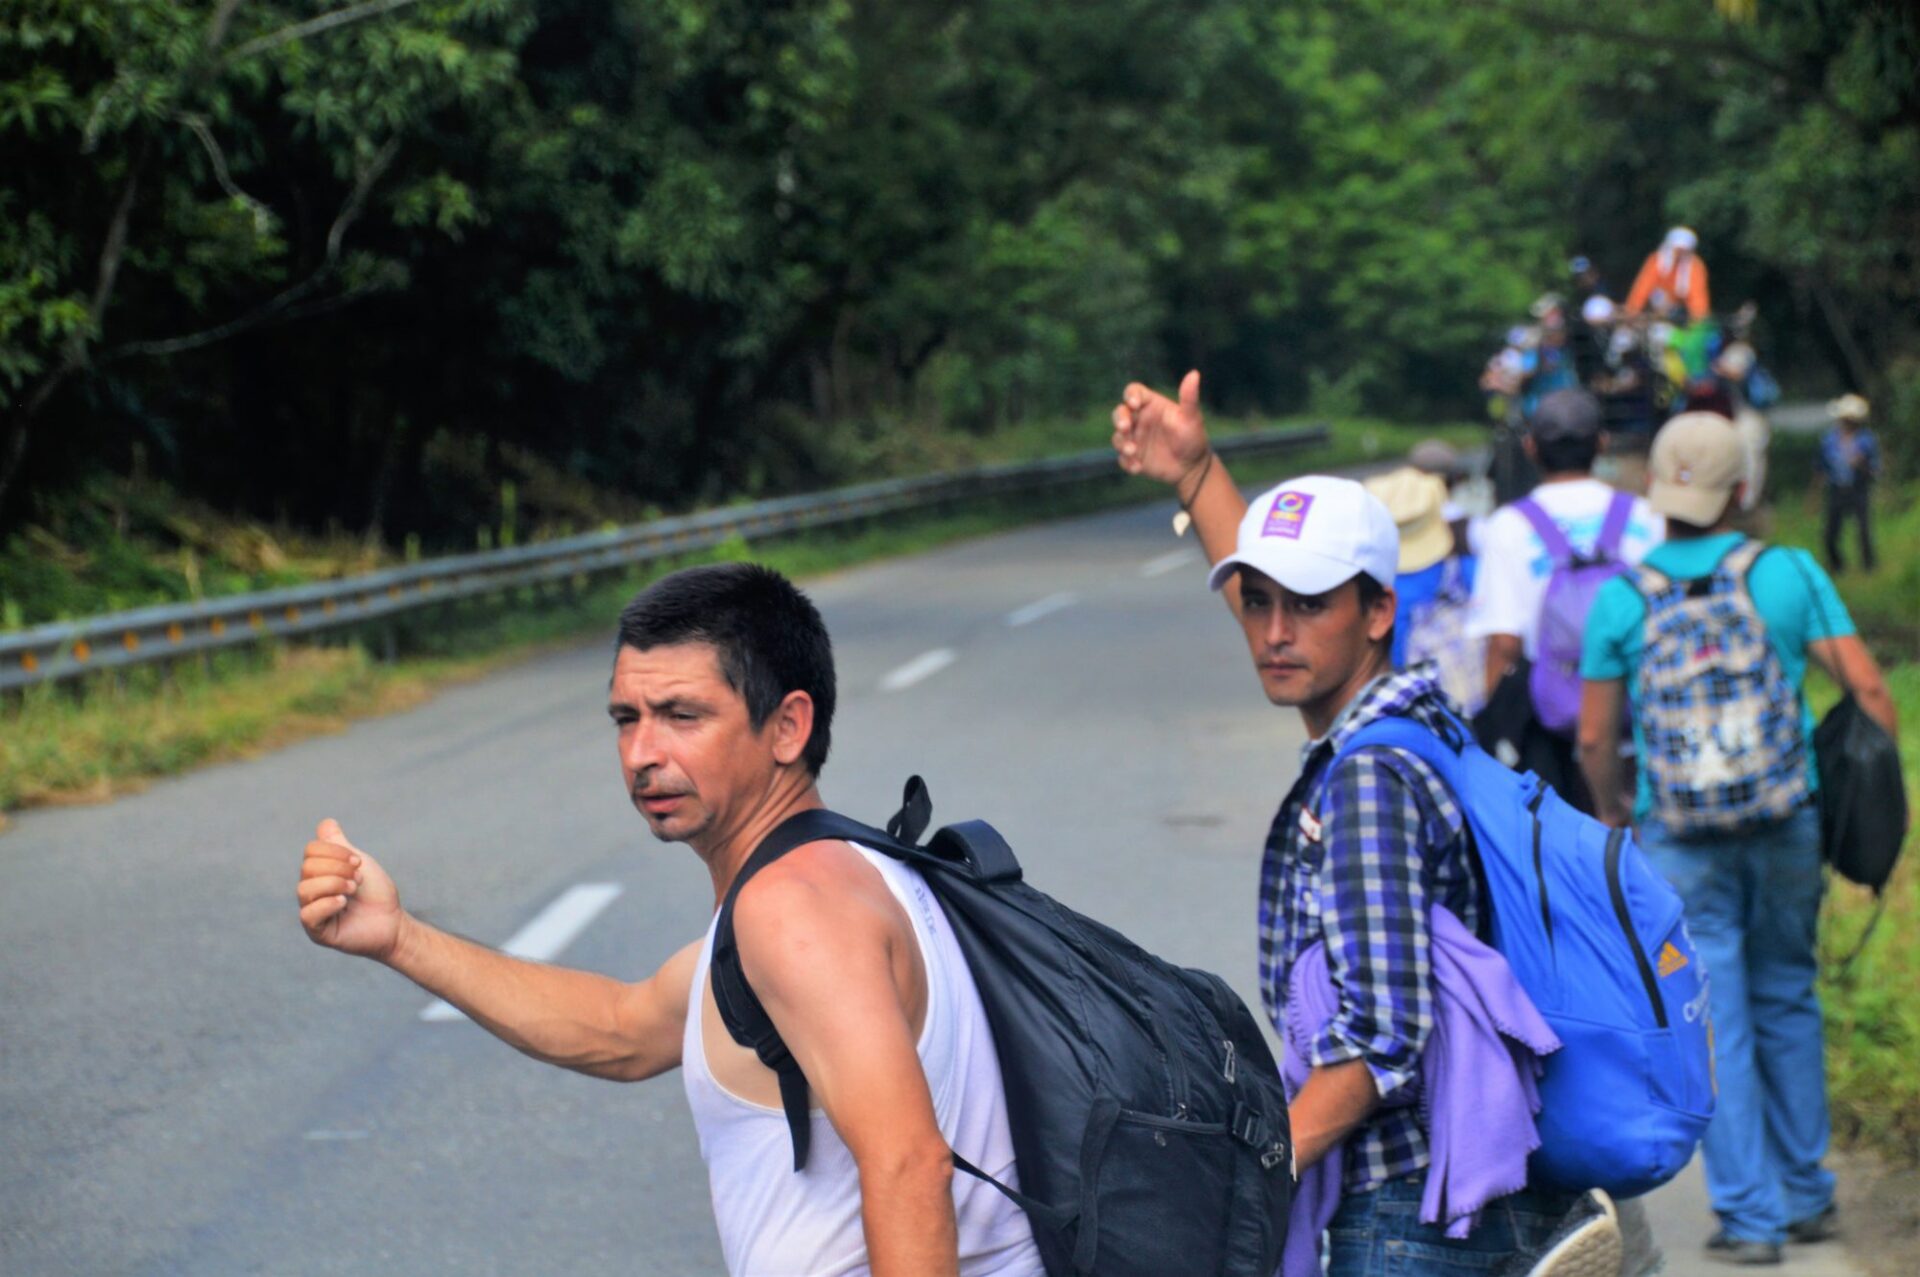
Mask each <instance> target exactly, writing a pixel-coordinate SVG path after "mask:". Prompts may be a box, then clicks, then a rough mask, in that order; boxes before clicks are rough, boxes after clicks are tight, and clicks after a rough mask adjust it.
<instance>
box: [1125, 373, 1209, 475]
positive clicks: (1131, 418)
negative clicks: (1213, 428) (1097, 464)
mask: <svg viewBox="0 0 1920 1277" xmlns="http://www.w3.org/2000/svg"><path fill="white" fill-rule="evenodd" d="M1207 446H1208V445H1207V427H1206V419H1205V418H1204V417H1203V416H1202V415H1201V412H1200V373H1199V372H1198V371H1197V370H1196V371H1194V372H1190V373H1188V374H1187V375H1186V376H1185V377H1183V378H1182V379H1181V381H1180V397H1179V398H1178V399H1177V400H1175V399H1169V398H1167V396H1165V395H1163V394H1161V393H1160V392H1159V391H1157V390H1154V389H1153V388H1151V387H1149V386H1145V385H1142V384H1141V383H1140V382H1137V381H1136V382H1131V383H1129V384H1128V386H1127V388H1126V390H1125V391H1123V392H1122V393H1121V396H1120V402H1119V403H1118V404H1117V405H1115V407H1114V410H1113V451H1114V454H1115V456H1116V457H1117V458H1118V459H1119V462H1120V468H1121V469H1122V470H1125V471H1126V472H1127V473H1128V474H1139V475H1145V476H1146V477H1147V478H1149V479H1158V480H1159V481H1160V482H1161V483H1170V484H1173V485H1175V486H1176V487H1178V486H1179V485H1180V484H1181V483H1182V481H1189V482H1190V481H1191V480H1192V478H1193V476H1194V475H1195V474H1197V473H1198V471H1199V469H1200V467H1201V466H1202V465H1203V464H1204V463H1205V462H1206V459H1207ZM1180 495H1181V496H1182V498H1183V500H1184V499H1185V498H1186V497H1187V496H1188V494H1186V493H1184V492H1183V493H1181V494H1180Z"/></svg>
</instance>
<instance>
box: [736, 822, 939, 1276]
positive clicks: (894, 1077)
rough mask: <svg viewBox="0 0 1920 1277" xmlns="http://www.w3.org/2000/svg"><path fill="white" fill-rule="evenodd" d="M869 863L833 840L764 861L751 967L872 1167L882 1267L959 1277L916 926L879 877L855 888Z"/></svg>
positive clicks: (865, 1185) (862, 1161)
mask: <svg viewBox="0 0 1920 1277" xmlns="http://www.w3.org/2000/svg"><path fill="white" fill-rule="evenodd" d="M857 871H864V872H865V873H866V874H872V873H873V870H872V868H871V867H870V866H868V865H867V864H866V862H865V861H864V860H862V859H861V858H860V855H859V853H858V852H856V851H854V850H853V849H852V848H850V847H847V846H846V845H845V844H831V843H827V844H814V845H811V846H809V847H806V848H803V849H802V850H800V851H798V852H795V853H793V854H791V855H789V856H787V857H786V858H785V859H783V860H782V861H780V862H779V863H778V864H776V865H773V866H770V867H769V868H768V869H766V870H764V871H762V872H761V873H760V874H759V875H758V876H757V877H755V878H754V880H753V881H752V882H751V883H749V884H748V885H747V887H746V888H745V889H744V890H742V891H741V893H740V896H739V899H738V900H737V901H736V903H735V905H734V910H735V912H734V928H735V935H736V936H737V937H738V938H739V945H740V963H741V969H742V971H743V973H744V974H745V975H746V977H747V982H748V983H749V984H751V985H752V986H753V988H754V991H755V992H756V993H757V994H758V995H759V997H760V1001H761V1004H762V1005H763V1006H765V1007H766V1010H767V1015H768V1016H769V1018H771V1019H772V1020H773V1023H774V1026H775V1027H776V1028H778V1029H779V1030H780V1036H781V1038H782V1039H783V1040H785V1042H786V1044H787V1049H788V1050H789V1051H791V1052H792V1053H793V1058H794V1060H795V1061H796V1062H797V1063H798V1064H799V1065H800V1069H801V1071H802V1072H803V1073H805V1074H806V1077H807V1085H808V1088H809V1089H810V1090H811V1092H812V1093H813V1095H814V1097H815V1098H817V1099H818V1100H819V1102H820V1107H821V1108H823V1109H824V1110H825V1111H826V1114H827V1118H828V1120H829V1121H831V1122H832V1123H833V1127H834V1130H836V1131H838V1132H839V1134H840V1138H841V1139H843V1140H845V1141H846V1144H847V1148H848V1150H849V1151H851V1152H852V1154H853V1160H854V1163H855V1165H857V1166H858V1167H859V1170H860V1206H861V1224H862V1227H863V1228H864V1229H865V1232H866V1240H867V1255H868V1259H869V1262H870V1263H871V1264H872V1271H873V1274H874V1277H951V1275H952V1274H956V1273H957V1272H958V1271H959V1262H960V1261H959V1237H958V1228H957V1225H956V1223H955V1220H954V1212H953V1186H952V1181H953V1157H952V1151H951V1150H950V1149H949V1148H948V1147H947V1142H946V1139H945V1138H944V1137H943V1136H942V1135H941V1133H940V1128H939V1125H938V1123H937V1122H936V1120H935V1118H934V1112H933V1096H932V1094H931V1093H930V1092H929V1091H928V1089H927V1079H926V1073H925V1071H924V1070H923V1069H922V1067H921V1064H920V1056H919V1053H918V1050H917V1048H916V1044H915V1041H914V1027H913V1023H912V1018H911V1016H910V1015H909V1012H908V1008H907V1006H906V1005H905V1003H904V1002H903V1000H902V995H901V991H900V988H899V985H898V983H897V981H896V978H895V973H894V963H895V958H896V955H897V949H896V946H898V945H901V944H913V943H914V940H913V933H912V924H911V923H910V922H909V921H908V920H907V919H906V917H905V915H904V914H903V913H902V912H901V911H900V909H899V907H898V905H897V904H895V903H894V900H893V897H892V895H891V893H889V892H888V891H887V888H886V886H885V884H884V883H882V882H880V881H879V880H878V879H877V877H876V878H874V879H873V881H872V882H871V888H872V889H871V890H859V889H854V890H849V889H848V883H849V880H850V879H852V880H854V881H858V879H857V877H856V876H855V875H856V873H857ZM876 893H877V894H876ZM903 929H904V934H903Z"/></svg>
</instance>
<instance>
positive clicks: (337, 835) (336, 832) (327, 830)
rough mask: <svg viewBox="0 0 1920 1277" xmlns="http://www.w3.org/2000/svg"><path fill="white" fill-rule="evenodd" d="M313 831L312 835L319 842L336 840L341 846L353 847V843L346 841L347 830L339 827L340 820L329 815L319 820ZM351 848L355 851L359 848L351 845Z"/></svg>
mask: <svg viewBox="0 0 1920 1277" xmlns="http://www.w3.org/2000/svg"><path fill="white" fill-rule="evenodd" d="M313 832H314V836H315V837H317V838H318V839H319V840H320V841H321V842H337V843H339V844H340V845H341V846H342V847H353V844H352V843H350V842H348V841H347V831H346V830H344V829H342V828H340V822H339V821H337V820H335V819H334V818H333V817H331V816H329V817H327V818H326V819H325V820H323V821H321V822H320V827H319V828H317V829H315V830H314V831H313ZM353 849H354V850H355V851H358V850H360V849H359V848H358V847H353Z"/></svg>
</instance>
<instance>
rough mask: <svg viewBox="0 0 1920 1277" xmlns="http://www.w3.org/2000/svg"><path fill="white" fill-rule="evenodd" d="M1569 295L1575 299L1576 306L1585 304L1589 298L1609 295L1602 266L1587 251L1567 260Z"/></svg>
mask: <svg viewBox="0 0 1920 1277" xmlns="http://www.w3.org/2000/svg"><path fill="white" fill-rule="evenodd" d="M1567 281H1568V284H1569V288H1568V291H1567V295H1568V296H1569V297H1571V298H1572V299H1573V304H1574V305H1575V306H1576V307H1580V306H1584V305H1585V304H1586V302H1587V301H1588V299H1589V298H1593V297H1605V296H1607V281H1606V280H1605V279H1604V278H1603V277H1602V276H1601V274H1600V268H1599V267H1598V266H1595V265H1594V264H1593V259H1592V258H1591V257H1588V256H1587V255H1586V254H1585V253H1580V254H1576V255H1575V256H1573V257H1571V258H1569V259H1568V260H1567Z"/></svg>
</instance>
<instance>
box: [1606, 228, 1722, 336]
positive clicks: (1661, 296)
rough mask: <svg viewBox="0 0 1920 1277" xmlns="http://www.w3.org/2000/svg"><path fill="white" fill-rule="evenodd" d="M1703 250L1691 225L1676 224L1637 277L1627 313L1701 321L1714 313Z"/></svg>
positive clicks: (1627, 306)
mask: <svg viewBox="0 0 1920 1277" xmlns="http://www.w3.org/2000/svg"><path fill="white" fill-rule="evenodd" d="M1699 249H1700V237H1699V236H1698V235H1695V234H1694V233H1693V231H1692V230H1690V229H1689V228H1687V227H1685V226H1676V227H1674V228H1673V229H1672V230H1670V231H1668V232H1667V236H1666V238H1665V239H1664V240H1662V241H1661V243H1660V247H1659V248H1656V249H1655V250H1654V251H1653V252H1651V253H1649V254H1647V259H1646V261H1644V262H1642V263H1641V265H1640V273H1639V274H1638V275H1636V276H1634V280H1633V288H1632V289H1631V290H1630V291H1629V292H1628V293H1627V302H1626V311H1627V314H1629V315H1640V314H1650V315H1653V316H1655V317H1657V318H1661V319H1677V320H1680V321H1682V322H1685V321H1688V320H1691V321H1693V322H1696V323H1697V322H1699V321H1700V320H1703V319H1705V318H1706V317H1707V316H1708V315H1710V314H1711V313H1713V304H1712V300H1711V298H1710V297H1709V295H1708V290H1707V264H1706V263H1705V262H1703V261H1701V260H1700V253H1699Z"/></svg>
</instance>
